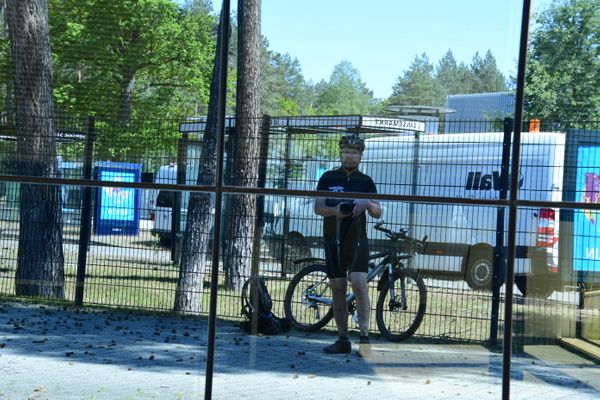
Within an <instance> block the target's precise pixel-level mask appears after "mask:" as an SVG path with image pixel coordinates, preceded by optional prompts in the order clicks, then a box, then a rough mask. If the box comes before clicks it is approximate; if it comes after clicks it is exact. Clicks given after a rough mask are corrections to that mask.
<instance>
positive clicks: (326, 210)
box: [315, 197, 346, 218]
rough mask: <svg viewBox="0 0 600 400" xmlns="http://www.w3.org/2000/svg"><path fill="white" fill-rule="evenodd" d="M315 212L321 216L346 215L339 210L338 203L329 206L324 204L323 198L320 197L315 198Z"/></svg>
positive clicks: (342, 216)
mask: <svg viewBox="0 0 600 400" xmlns="http://www.w3.org/2000/svg"><path fill="white" fill-rule="evenodd" d="M315 214H317V215H320V216H321V217H337V218H344V217H345V216H346V215H344V214H343V213H342V212H341V211H340V206H339V204H338V205H337V206H335V207H330V206H328V205H326V204H325V199H324V198H322V197H318V198H316V199H315Z"/></svg>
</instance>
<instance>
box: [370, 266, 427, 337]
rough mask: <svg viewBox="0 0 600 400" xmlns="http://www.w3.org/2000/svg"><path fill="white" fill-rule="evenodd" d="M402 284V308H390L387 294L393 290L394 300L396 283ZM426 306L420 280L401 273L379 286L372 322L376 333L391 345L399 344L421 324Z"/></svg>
mask: <svg viewBox="0 0 600 400" xmlns="http://www.w3.org/2000/svg"><path fill="white" fill-rule="evenodd" d="M401 280H404V281H405V284H406V303H407V304H406V305H405V306H406V309H404V307H403V306H401V305H397V304H396V305H392V304H390V300H392V299H389V298H388V297H389V296H388V295H389V293H390V288H391V287H394V292H395V297H396V298H398V296H399V293H400V282H401ZM426 307H427V287H426V286H425V282H423V278H422V277H421V276H420V275H419V274H418V273H417V272H416V271H413V270H402V271H399V272H398V273H397V276H396V277H395V279H390V281H389V282H388V283H387V284H386V285H385V286H384V287H383V289H382V290H381V292H380V293H379V297H378V299H377V307H376V309H375V319H376V321H377V328H378V329H379V332H381V334H382V335H383V337H385V338H386V339H388V340H390V341H392V342H401V341H403V340H406V339H408V338H409V337H411V336H412V335H413V334H414V333H415V332H416V331H417V329H419V326H420V325H421V322H422V321H423V316H424V315H425V309H426Z"/></svg>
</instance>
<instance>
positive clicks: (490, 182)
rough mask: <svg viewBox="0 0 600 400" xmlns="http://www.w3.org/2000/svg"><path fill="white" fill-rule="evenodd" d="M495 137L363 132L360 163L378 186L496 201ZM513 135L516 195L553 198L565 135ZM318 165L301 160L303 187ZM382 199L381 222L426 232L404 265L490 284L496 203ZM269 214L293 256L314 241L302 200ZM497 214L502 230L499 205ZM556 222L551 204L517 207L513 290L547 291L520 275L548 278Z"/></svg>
mask: <svg viewBox="0 0 600 400" xmlns="http://www.w3.org/2000/svg"><path fill="white" fill-rule="evenodd" d="M503 136H504V134H503V133H502V132H491V133H464V134H448V135H422V136H420V137H419V138H418V139H415V136H414V135H402V136H389V137H379V138H371V139H367V140H366V149H365V152H364V155H363V162H362V164H361V170H362V171H363V172H365V173H366V174H368V175H370V176H371V178H373V180H374V181H375V183H376V185H377V189H378V192H379V193H384V194H401V195H418V196H425V197H428V198H430V199H431V200H432V201H435V198H436V197H452V198H470V199H473V198H478V199H498V198H499V193H500V191H499V189H500V171H501V161H502V148H503ZM521 142H522V146H521V169H520V179H519V182H520V191H519V199H522V200H539V201H560V200H561V196H562V192H561V187H562V182H563V167H564V166H563V160H564V146H565V135H564V134H562V133H554V132H540V133H523V134H522V139H521ZM307 163H311V162H310V161H308V162H307ZM313 164H314V163H313ZM336 165H339V163H336ZM413 165H416V169H414V168H413ZM324 167H326V168H330V167H332V165H331V164H329V165H327V164H326V163H325V164H323V165H317V166H315V165H306V167H305V170H306V171H309V172H308V174H307V176H306V177H305V180H306V181H312V183H313V185H312V188H313V189H314V188H315V187H316V182H317V177H316V176H314V177H313V174H314V175H318V174H317V173H315V172H320V171H321V170H322V169H325V168H324ZM383 206H384V215H383V219H384V220H385V221H386V223H388V224H391V225H392V226H393V227H394V228H400V227H407V228H409V230H410V233H411V235H413V236H415V237H417V238H420V237H423V236H425V235H427V236H428V242H429V245H428V247H427V252H426V254H423V255H419V256H417V257H415V258H414V261H413V265H412V266H413V267H414V268H417V269H420V270H422V271H423V272H424V273H425V274H426V275H431V276H444V277H450V278H454V279H457V278H458V279H464V280H465V281H466V282H467V283H468V285H469V286H470V287H471V288H473V289H478V290H479V289H488V288H489V287H490V285H491V280H492V272H493V246H494V244H495V243H496V231H497V215H498V211H497V210H498V208H497V207H489V206H487V207H486V206H470V205H459V204H424V203H418V204H413V205H410V204H408V203H402V202H384V203H383ZM277 217H278V218H276V222H275V223H274V224H273V230H272V233H273V235H272V237H273V238H282V237H286V238H293V239H294V242H295V243H300V245H299V246H300V249H301V251H298V249H295V250H294V251H295V254H298V253H302V255H306V251H307V249H308V248H310V249H311V250H312V251H313V252H314V250H317V249H318V248H319V246H320V243H321V229H322V228H321V226H322V225H321V219H320V218H319V217H317V216H316V215H315V214H314V213H313V207H312V199H310V198H302V199H288V201H287V204H286V208H285V214H284V213H278V215H277ZM286 219H287V220H286ZM505 221H506V222H505V227H504V229H505V230H507V229H508V223H507V221H508V210H506V213H505ZM558 221H559V212H558V210H557V209H535V210H534V209H520V210H519V212H518V216H517V237H516V240H517V252H516V255H517V262H516V266H515V270H516V274H517V278H516V283H517V286H518V287H519V290H521V292H523V293H525V292H526V291H528V292H529V293H532V292H533V291H537V293H535V294H537V295H543V296H546V295H549V294H551V292H552V290H553V288H552V287H548V286H547V285H546V286H544V285H538V286H535V287H533V286H528V285H527V283H526V277H527V276H531V275H532V274H533V275H535V274H539V275H549V274H554V275H555V276H556V277H557V278H558V274H556V273H557V272H558ZM371 222H373V221H371ZM372 225H373V224H372V223H371V224H370V225H369V227H370V230H369V232H368V235H369V238H370V242H371V246H372V248H373V249H376V248H377V247H378V246H379V245H381V244H384V243H385V240H384V237H383V236H382V235H381V234H380V233H379V232H376V231H374V230H373V229H371V227H372ZM284 226H285V227H286V228H287V230H286V232H283V230H284ZM279 240H281V239H279ZM507 243H508V238H507V236H506V235H505V239H504V245H505V246H506V244H507ZM297 247H298V246H297ZM317 251H318V250H317ZM314 255H320V254H319V253H315V254H314ZM544 281H547V279H545V280H544ZM532 294H533V293H532Z"/></svg>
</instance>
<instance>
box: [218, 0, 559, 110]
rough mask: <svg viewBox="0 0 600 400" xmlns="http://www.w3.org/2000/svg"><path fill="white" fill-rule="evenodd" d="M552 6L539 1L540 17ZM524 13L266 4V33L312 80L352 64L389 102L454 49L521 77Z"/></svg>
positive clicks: (454, 3) (373, 2)
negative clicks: (421, 65) (405, 81)
mask: <svg viewBox="0 0 600 400" xmlns="http://www.w3.org/2000/svg"><path fill="white" fill-rule="evenodd" d="M548 1H550V0H533V9H534V11H535V10H538V9H540V8H543V7H546V6H547V3H548ZM236 3H237V2H236V1H235V0H232V1H231V4H232V8H235V5H236ZM213 6H214V8H215V9H217V10H220V7H221V1H219V0H213ZM521 12H522V1H521V0H451V1H450V0H262V21H261V23H262V26H261V29H262V34H263V36H265V37H266V38H267V40H268V41H269V49H271V50H274V51H277V52H279V53H289V54H290V55H291V56H292V57H295V58H297V59H298V61H299V63H300V66H301V68H302V74H303V76H304V78H305V79H306V80H307V81H308V80H312V82H313V83H317V82H319V81H320V80H322V79H324V80H328V79H329V77H330V75H331V73H332V71H333V69H334V67H335V66H336V65H337V64H339V63H340V62H341V61H344V60H346V61H349V62H350V63H351V64H352V66H353V67H354V68H355V69H357V70H358V71H359V72H360V75H361V79H362V81H363V82H365V84H366V86H367V88H369V89H370V90H372V91H373V94H374V97H375V98H381V99H384V98H387V97H388V96H389V95H390V94H391V93H392V87H393V85H394V84H395V83H396V82H397V80H398V77H400V76H401V75H402V74H403V73H404V71H406V70H408V69H409V67H410V65H411V63H412V62H413V60H414V59H415V56H417V55H421V54H422V53H426V54H427V56H428V57H429V60H430V62H432V63H433V64H434V65H437V63H438V62H439V60H440V59H441V58H442V56H443V55H444V54H445V53H446V52H447V51H448V50H452V53H453V54H454V58H455V59H456V60H457V62H459V63H460V62H464V63H466V64H470V63H471V61H472V59H473V56H474V55H475V53H476V52H479V55H480V56H481V57H483V56H484V55H485V53H486V52H487V51H488V50H490V51H491V52H492V54H493V55H494V57H495V58H496V62H497V65H498V68H499V69H500V71H501V72H502V73H503V74H504V75H505V76H506V77H507V78H508V77H509V76H514V75H516V69H517V57H518V51H519V32H520V23H521Z"/></svg>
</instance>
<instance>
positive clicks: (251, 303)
mask: <svg viewBox="0 0 600 400" xmlns="http://www.w3.org/2000/svg"><path fill="white" fill-rule="evenodd" d="M272 309H273V300H272V299H271V295H270V294H269V290H268V289H267V284H266V283H265V280H264V279H263V278H261V277H260V276H251V277H250V278H249V279H248V280H247V281H246V282H245V283H244V286H243V287H242V315H243V316H244V317H245V318H246V319H245V321H244V322H242V329H243V330H244V332H246V333H250V334H253V335H256V334H257V333H262V334H263V335H277V334H278V333H279V332H286V331H288V330H290V323H289V321H288V320H287V319H285V318H279V317H277V316H276V315H275V314H273V312H272Z"/></svg>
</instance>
